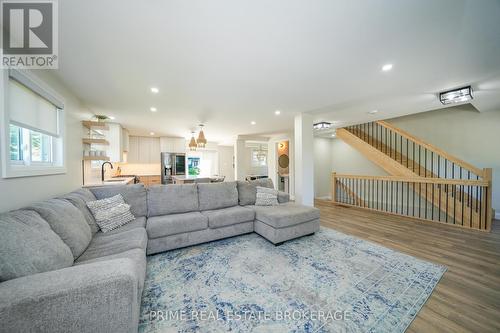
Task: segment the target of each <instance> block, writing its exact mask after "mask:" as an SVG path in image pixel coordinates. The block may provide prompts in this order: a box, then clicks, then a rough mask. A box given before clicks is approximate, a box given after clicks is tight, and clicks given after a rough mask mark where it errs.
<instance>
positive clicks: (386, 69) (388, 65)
mask: <svg viewBox="0 0 500 333" xmlns="http://www.w3.org/2000/svg"><path fill="white" fill-rule="evenodd" d="M391 69H392V64H385V65H384V66H382V70H383V71H384V72H388V71H390V70H391Z"/></svg>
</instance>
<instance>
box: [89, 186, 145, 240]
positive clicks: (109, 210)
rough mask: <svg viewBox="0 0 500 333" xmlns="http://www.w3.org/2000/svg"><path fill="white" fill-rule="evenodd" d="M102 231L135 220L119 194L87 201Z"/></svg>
mask: <svg viewBox="0 0 500 333" xmlns="http://www.w3.org/2000/svg"><path fill="white" fill-rule="evenodd" d="M87 206H88V207H89V208H90V210H91V211H92V214H93V215H94V218H95V220H96V222H97V224H98V225H99V228H100V229H101V230H102V232H109V231H111V230H114V229H118V228H120V227H121V226H123V225H125V224H127V223H129V222H130V221H133V220H135V217H134V215H132V213H131V212H130V205H129V204H126V203H125V201H124V200H123V197H122V195H121V194H117V195H115V196H113V197H110V198H106V199H101V200H96V201H90V202H87Z"/></svg>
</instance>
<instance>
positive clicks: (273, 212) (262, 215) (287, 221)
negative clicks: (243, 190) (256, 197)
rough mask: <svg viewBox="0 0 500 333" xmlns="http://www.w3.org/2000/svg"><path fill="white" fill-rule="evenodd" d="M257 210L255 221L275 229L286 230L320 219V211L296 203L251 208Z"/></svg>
mask: <svg viewBox="0 0 500 333" xmlns="http://www.w3.org/2000/svg"><path fill="white" fill-rule="evenodd" d="M249 207H252V208H253V209H254V210H255V219H256V220H259V221H261V222H264V223H266V224H267V225H270V226H272V227H274V228H285V227H289V226H292V225H296V224H300V223H304V222H308V221H312V220H316V219H319V209H317V208H314V207H310V206H303V205H298V204H294V203H287V204H282V205H278V206H249Z"/></svg>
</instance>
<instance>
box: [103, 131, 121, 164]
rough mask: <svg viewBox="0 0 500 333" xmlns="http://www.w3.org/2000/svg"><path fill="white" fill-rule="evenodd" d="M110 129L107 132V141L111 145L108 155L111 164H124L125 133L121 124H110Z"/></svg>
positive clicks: (107, 150)
mask: <svg viewBox="0 0 500 333" xmlns="http://www.w3.org/2000/svg"><path fill="white" fill-rule="evenodd" d="M108 127H109V129H108V130H107V131H105V132H104V133H105V137H106V140H107V141H108V142H109V145H108V147H107V149H106V155H107V156H108V157H109V160H110V161H111V162H123V133H122V127H121V125H120V124H114V123H109V124H108Z"/></svg>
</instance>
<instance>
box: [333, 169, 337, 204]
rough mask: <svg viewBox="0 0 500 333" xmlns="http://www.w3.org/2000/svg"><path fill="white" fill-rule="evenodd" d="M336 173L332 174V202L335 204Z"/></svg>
mask: <svg viewBox="0 0 500 333" xmlns="http://www.w3.org/2000/svg"><path fill="white" fill-rule="evenodd" d="M336 174H337V173H336V172H332V202H337V177H336Z"/></svg>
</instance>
